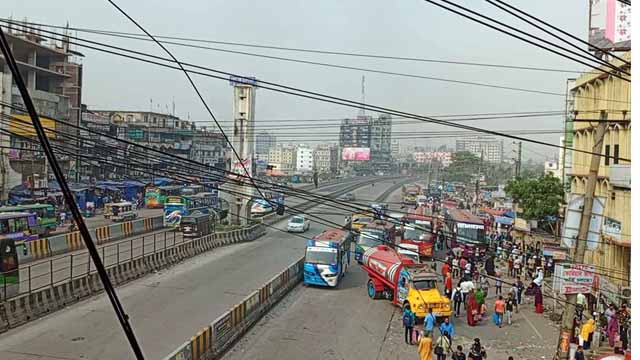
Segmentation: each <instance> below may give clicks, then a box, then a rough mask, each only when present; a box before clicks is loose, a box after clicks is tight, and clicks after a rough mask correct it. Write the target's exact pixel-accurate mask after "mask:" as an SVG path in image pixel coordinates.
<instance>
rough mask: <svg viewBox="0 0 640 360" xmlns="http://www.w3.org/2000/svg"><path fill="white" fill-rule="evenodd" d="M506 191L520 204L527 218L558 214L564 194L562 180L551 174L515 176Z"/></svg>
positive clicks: (524, 216) (535, 218)
mask: <svg viewBox="0 0 640 360" xmlns="http://www.w3.org/2000/svg"><path fill="white" fill-rule="evenodd" d="M505 191H506V192H507V194H509V195H510V196H511V197H512V198H513V200H514V201H516V202H517V203H518V204H520V207H522V210H523V213H522V217H523V218H525V219H527V220H545V219H546V218H547V217H549V216H557V215H558V209H559V208H560V204H561V203H562V200H563V196H564V190H563V188H562V182H561V181H560V179H558V178H556V177H554V176H553V175H551V174H546V175H543V176H540V177H538V178H523V177H518V178H515V179H513V180H511V181H510V182H509V183H508V184H507V186H506V187H505Z"/></svg>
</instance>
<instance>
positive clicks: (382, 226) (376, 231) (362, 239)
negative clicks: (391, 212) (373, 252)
mask: <svg viewBox="0 0 640 360" xmlns="http://www.w3.org/2000/svg"><path fill="white" fill-rule="evenodd" d="M395 238H396V228H395V225H394V224H393V223H391V222H389V221H384V220H375V221H372V222H371V223H370V224H367V225H365V226H364V227H363V228H362V229H360V235H359V236H358V242H357V243H356V248H355V251H354V253H355V259H356V261H357V262H358V263H359V264H360V263H362V255H363V254H364V252H365V251H367V250H369V249H370V248H372V247H376V246H377V245H381V244H385V243H395Z"/></svg>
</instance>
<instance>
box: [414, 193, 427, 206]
mask: <svg viewBox="0 0 640 360" xmlns="http://www.w3.org/2000/svg"><path fill="white" fill-rule="evenodd" d="M428 203H429V201H428V198H427V197H426V196H424V195H418V196H416V205H418V206H427V205H428Z"/></svg>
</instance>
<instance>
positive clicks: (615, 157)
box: [613, 144, 620, 164]
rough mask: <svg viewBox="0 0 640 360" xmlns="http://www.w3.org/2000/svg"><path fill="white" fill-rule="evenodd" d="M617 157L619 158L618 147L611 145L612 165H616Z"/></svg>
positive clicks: (617, 145)
mask: <svg viewBox="0 0 640 360" xmlns="http://www.w3.org/2000/svg"><path fill="white" fill-rule="evenodd" d="M619 157H620V145H619V144H615V145H613V163H614V164H618V162H619Z"/></svg>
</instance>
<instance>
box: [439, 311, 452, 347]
mask: <svg viewBox="0 0 640 360" xmlns="http://www.w3.org/2000/svg"><path fill="white" fill-rule="evenodd" d="M440 333H442V334H445V333H446V334H447V336H448V337H449V342H452V340H453V336H454V335H455V333H456V331H455V329H454V328H453V324H452V323H451V321H449V318H448V317H446V318H444V321H443V322H442V324H440Z"/></svg>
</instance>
